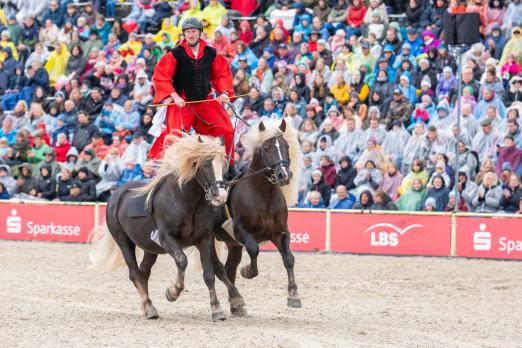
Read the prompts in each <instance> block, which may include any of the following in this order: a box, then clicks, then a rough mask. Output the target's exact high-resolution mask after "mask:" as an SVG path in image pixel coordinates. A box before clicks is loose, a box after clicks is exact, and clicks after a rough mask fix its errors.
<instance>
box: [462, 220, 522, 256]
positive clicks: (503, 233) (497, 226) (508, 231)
mask: <svg viewBox="0 0 522 348" xmlns="http://www.w3.org/2000/svg"><path fill="white" fill-rule="evenodd" d="M521 223H522V221H521V219H516V218H502V217H498V218H497V217H471V216H470V217H468V216H466V217H460V216H459V217H458V218H457V253H456V254H457V255H456V256H464V257H485V258H497V259H518V260H522V235H521V234H520V224H521Z"/></svg>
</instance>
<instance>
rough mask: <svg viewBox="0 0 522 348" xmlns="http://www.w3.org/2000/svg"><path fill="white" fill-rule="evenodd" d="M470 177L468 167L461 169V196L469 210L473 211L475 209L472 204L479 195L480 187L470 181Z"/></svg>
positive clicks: (459, 185) (459, 186)
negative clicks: (478, 189) (477, 194)
mask: <svg viewBox="0 0 522 348" xmlns="http://www.w3.org/2000/svg"><path fill="white" fill-rule="evenodd" d="M469 177H470V174H469V168H468V167H466V166H464V167H462V168H461V169H459V183H458V189H459V196H460V197H461V198H462V199H463V200H464V202H465V203H466V206H467V207H468V209H471V208H472V207H473V204H472V202H473V198H475V195H476V193H477V188H478V186H477V184H475V182H473V181H472V180H470V179H469Z"/></svg>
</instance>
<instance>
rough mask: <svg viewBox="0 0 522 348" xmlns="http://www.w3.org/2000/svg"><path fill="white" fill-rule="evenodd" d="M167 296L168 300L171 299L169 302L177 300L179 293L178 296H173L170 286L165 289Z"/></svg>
mask: <svg viewBox="0 0 522 348" xmlns="http://www.w3.org/2000/svg"><path fill="white" fill-rule="evenodd" d="M165 297H166V298H167V301H169V302H174V301H176V300H177V299H178V297H179V295H177V296H175V297H174V296H172V295H171V294H170V291H169V288H167V290H165Z"/></svg>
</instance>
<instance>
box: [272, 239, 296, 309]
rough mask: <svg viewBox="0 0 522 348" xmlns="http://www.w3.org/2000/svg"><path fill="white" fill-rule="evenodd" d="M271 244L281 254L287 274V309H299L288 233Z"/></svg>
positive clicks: (273, 240)
mask: <svg viewBox="0 0 522 348" xmlns="http://www.w3.org/2000/svg"><path fill="white" fill-rule="evenodd" d="M272 243H274V245H275V246H276V247H277V249H278V250H279V252H280V253H281V257H282V259H283V264H284V265H285V268H286V272H287V273H288V307H293V308H300V307H301V296H299V294H298V293H297V285H296V283H295V277H294V255H293V254H292V252H291V251H290V232H288V231H286V232H284V233H282V234H280V235H278V236H277V237H275V238H274V239H272Z"/></svg>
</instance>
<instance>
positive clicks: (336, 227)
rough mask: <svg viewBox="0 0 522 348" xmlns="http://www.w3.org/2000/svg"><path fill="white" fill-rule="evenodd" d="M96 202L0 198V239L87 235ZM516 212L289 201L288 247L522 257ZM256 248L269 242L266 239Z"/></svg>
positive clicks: (96, 219)
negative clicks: (313, 205)
mask: <svg viewBox="0 0 522 348" xmlns="http://www.w3.org/2000/svg"><path fill="white" fill-rule="evenodd" d="M105 208H106V204H103V203H63V202H38V201H0V239H10V240H38V241H50V242H72V243H86V242H87V241H88V239H89V234H90V232H91V230H92V229H93V228H94V226H97V225H99V224H103V223H104V222H105ZM521 223H522V216H520V215H508V214H469V213H457V214H453V213H423V212H397V211H393V212H391V211H378V212H377V211H376V212H368V211H365V212H361V211H353V210H335V211H333V210H328V209H290V212H289V217H288V224H289V230H290V233H291V236H290V239H291V249H292V250H294V251H308V252H310V251H332V252H341V253H355V254H381V255H419V256H456V257H472V258H495V259H513V260H522V234H521V233H520V230H521V229H520V226H521ZM261 248H262V250H275V248H274V247H273V245H272V244H271V243H269V244H265V245H263V246H262V247H261Z"/></svg>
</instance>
